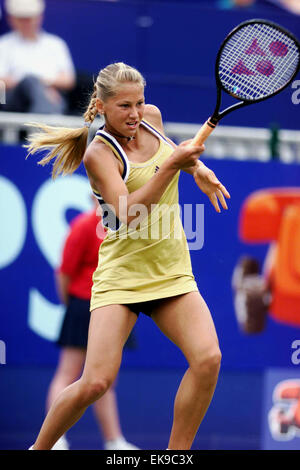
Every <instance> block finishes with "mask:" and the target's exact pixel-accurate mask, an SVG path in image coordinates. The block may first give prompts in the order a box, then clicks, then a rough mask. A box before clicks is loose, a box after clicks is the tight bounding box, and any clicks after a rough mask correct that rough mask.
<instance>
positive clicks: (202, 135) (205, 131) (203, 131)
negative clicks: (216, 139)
mask: <svg viewBox="0 0 300 470" xmlns="http://www.w3.org/2000/svg"><path fill="white" fill-rule="evenodd" d="M215 127H216V124H213V123H212V122H211V121H210V120H209V119H208V120H207V121H206V123H205V124H203V126H202V127H201V128H200V129H199V131H198V132H197V134H196V135H195V137H194V138H193V140H192V142H191V145H202V144H203V143H204V142H205V141H206V139H207V137H209V136H210V134H211V133H212V131H213V130H214V129H215Z"/></svg>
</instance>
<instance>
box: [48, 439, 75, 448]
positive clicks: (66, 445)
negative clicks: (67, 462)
mask: <svg viewBox="0 0 300 470" xmlns="http://www.w3.org/2000/svg"><path fill="white" fill-rule="evenodd" d="M51 450H70V446H69V443H68V441H67V438H66V437H65V436H61V437H60V438H59V439H58V441H57V442H56V443H55V444H54V446H53V447H52V449H51Z"/></svg>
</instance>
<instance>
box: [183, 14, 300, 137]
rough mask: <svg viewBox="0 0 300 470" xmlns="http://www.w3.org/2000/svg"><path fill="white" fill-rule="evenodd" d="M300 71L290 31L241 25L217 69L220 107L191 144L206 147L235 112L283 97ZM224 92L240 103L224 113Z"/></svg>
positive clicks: (266, 24) (261, 23)
mask: <svg viewBox="0 0 300 470" xmlns="http://www.w3.org/2000/svg"><path fill="white" fill-rule="evenodd" d="M299 68H300V45H299V42H298V40H297V39H296V38H295V37H294V36H293V35H292V34H291V33H290V32H289V31H287V30H286V29H284V28H282V26H279V25H277V24H275V23H272V22H270V21H267V20H261V19H253V20H250V21H245V22H243V23H241V24H240V25H239V26H237V27H236V28H235V29H234V30H233V31H231V33H229V35H228V36H227V37H226V38H225V40H224V42H223V44H222V45H221V47H220V50H219V52H218V55H217V59H216V66H215V76H216V84H217V101H216V107H215V110H214V112H213V114H212V116H211V117H210V118H209V119H208V120H207V122H206V123H205V124H203V126H202V127H201V128H200V130H199V131H198V132H197V134H196V135H195V137H194V138H193V140H192V142H191V144H192V145H201V144H203V142H205V140H206V139H207V137H208V136H209V135H210V134H211V132H212V131H213V130H214V129H215V127H216V125H217V124H218V122H219V121H220V120H221V119H223V117H224V116H226V115H227V114H229V113H231V112H232V111H235V110H236V109H240V108H243V107H244V106H248V105H250V104H254V103H258V102H259V101H263V100H266V99H268V98H271V96H274V95H276V94H277V93H280V92H281V91H282V90H284V88H286V87H287V86H288V85H289V83H291V81H292V80H293V79H294V77H295V76H296V74H297V73H298V71H299ZM222 90H223V91H225V92H226V93H228V94H229V95H231V96H233V97H234V98H236V99H237V100H238V101H239V103H236V104H233V105H232V106H229V107H228V108H226V109H224V110H223V111H222V112H220V107H221V99H222V93H221V92H222Z"/></svg>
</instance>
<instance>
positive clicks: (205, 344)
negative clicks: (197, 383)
mask: <svg viewBox="0 0 300 470" xmlns="http://www.w3.org/2000/svg"><path fill="white" fill-rule="evenodd" d="M152 318H153V320H154V321H155V323H156V324H157V326H158V327H159V328H160V330H161V331H162V332H163V333H164V334H165V335H166V336H167V337H168V338H169V339H170V340H171V341H172V342H173V343H174V344H176V346H178V347H179V348H180V349H181V351H182V352H183V354H184V355H185V357H186V359H187V361H188V362H191V361H192V360H194V359H196V360H197V361H200V362H201V358H202V357H203V358H204V357H205V356H207V355H209V354H215V353H217V352H218V353H219V342H218V338H217V333H216V329H215V326H214V322H213V320H212V316H211V314H210V311H209V308H208V307H207V305H206V303H205V301H204V299H203V298H202V296H201V294H200V293H199V292H189V293H188V294H183V295H179V296H176V297H170V298H168V299H166V300H164V301H163V302H162V303H161V304H160V306H159V307H158V308H157V309H156V310H155V311H154V312H153V314H152Z"/></svg>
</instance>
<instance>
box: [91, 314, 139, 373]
mask: <svg viewBox="0 0 300 470" xmlns="http://www.w3.org/2000/svg"><path fill="white" fill-rule="evenodd" d="M136 320H137V315H136V314H135V313H133V312H131V310H129V309H128V308H127V307H125V306H124V305H108V306H105V307H100V308H96V309H95V310H93V311H92V313H91V318H90V325H89V335H88V345H87V353H86V361H85V366H84V370H83V378H84V379H86V380H88V381H89V380H93V379H94V378H95V376H101V377H102V378H105V379H107V380H109V381H111V380H114V378H115V377H116V375H117V373H118V370H119V367H120V363H121V359H122V351H123V347H124V344H125V342H126V340H127V338H128V336H129V334H130V332H131V330H132V328H133V327H134V324H135V322H136Z"/></svg>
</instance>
